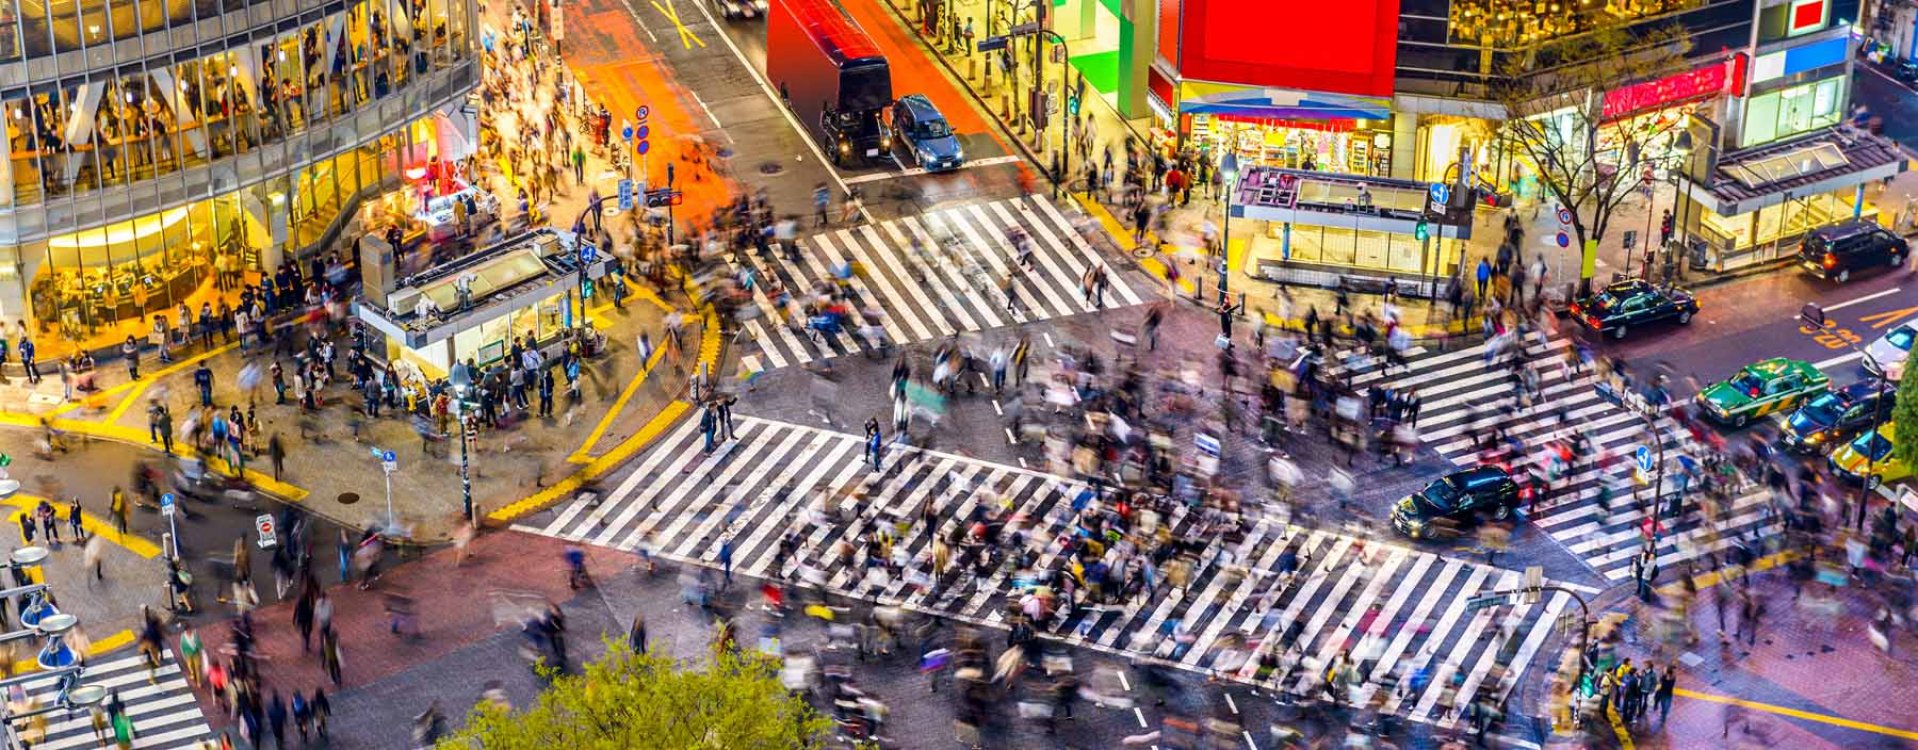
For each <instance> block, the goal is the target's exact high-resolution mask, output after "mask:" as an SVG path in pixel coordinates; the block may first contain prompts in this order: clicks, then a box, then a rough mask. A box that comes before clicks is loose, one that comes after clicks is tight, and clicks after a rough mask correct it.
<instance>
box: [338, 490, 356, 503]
mask: <svg viewBox="0 0 1918 750" xmlns="http://www.w3.org/2000/svg"><path fill="white" fill-rule="evenodd" d="M359 501H360V493H358V492H342V493H340V504H341V505H352V504H354V503H357V502H359Z"/></svg>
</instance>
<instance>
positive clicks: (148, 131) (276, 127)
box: [0, 0, 470, 205]
mask: <svg viewBox="0 0 1918 750" xmlns="http://www.w3.org/2000/svg"><path fill="white" fill-rule="evenodd" d="M195 2H201V3H202V4H203V3H204V2H205V0H153V1H152V2H146V3H136V2H133V0H124V1H123V2H119V3H116V4H114V5H112V6H110V10H109V6H108V5H106V4H105V3H103V2H101V1H100V0H79V1H78V2H73V1H71V0H65V1H63V0H54V2H52V3H50V4H48V3H42V0H18V2H17V4H12V5H11V7H18V8H19V9H20V10H21V16H22V20H23V22H24V23H23V25H22V28H23V29H25V30H26V33H25V34H24V35H23V36H24V41H25V44H18V42H20V41H21V40H18V39H15V40H11V41H13V42H15V44H14V45H13V46H17V47H23V48H24V49H25V52H26V54H28V55H33V54H37V53H44V52H45V51H46V50H45V49H40V50H38V52H36V49H35V46H34V42H33V39H35V38H36V37H37V38H40V39H43V40H44V39H47V38H49V35H48V34H47V32H48V31H49V30H51V32H52V33H51V36H50V38H51V39H52V40H53V46H54V47H55V48H57V49H61V50H64V49H69V48H77V47H79V46H83V45H90V44H93V43H94V42H95V41H96V39H97V40H99V41H101V42H102V43H104V41H107V40H110V39H112V38H124V37H128V36H131V35H136V34H138V33H139V31H140V30H141V29H147V30H153V29H155V28H158V27H160V26H164V25H166V24H168V23H178V22H181V21H184V20H190V19H191V18H192V17H193V15H194V14H195V13H196V6H195ZM35 3H42V4H39V5H35ZM0 5H8V4H6V3H5V2H4V0H0ZM469 11H470V9H469V8H468V7H466V4H465V3H463V2H461V0H395V1H394V2H387V1H385V0H379V1H376V2H361V3H355V4H353V5H350V6H348V7H347V8H346V9H345V10H344V11H343V12H340V13H335V14H332V15H330V16H326V17H324V18H321V19H319V20H318V21H316V22H314V23H311V24H308V25H305V26H302V27H298V28H296V29H292V30H288V31H286V32H284V33H282V34H279V35H278V36H275V37H271V38H268V39H264V40H258V41H254V42H245V41H239V42H236V43H235V44H234V45H233V46H229V47H227V48H225V49H220V48H219V47H217V46H212V45H209V46H202V47H201V50H203V51H204V52H205V54H203V55H202V56H200V57H197V58H193V59H189V60H185V61H183V62H178V63H174V64H172V65H166V66H158V65H156V66H154V67H150V68H147V69H146V70H145V71H144V72H127V73H124V74H120V75H114V74H112V73H104V74H96V75H95V76H92V77H90V78H88V79H86V80H75V81H67V82H62V83H61V84H59V85H49V86H46V87H44V88H36V89H34V90H33V91H31V92H13V93H9V94H7V95H6V96H5V97H4V101H5V102H6V112H5V115H4V119H5V121H6V124H7V126H6V132H7V145H8V148H9V158H8V160H7V163H8V166H9V167H10V170H9V171H10V175H0V179H8V181H10V182H11V184H12V192H13V195H12V196H11V198H12V201H11V202H12V203H14V204H16V205H19V204H30V203H34V202H37V201H40V200H43V199H45V198H46V197H47V196H62V195H78V194H84V193H87V192H90V191H94V190H98V189H101V188H103V187H107V186H111V185H120V184H127V183H130V182H136V181H140V180H146V179H151V178H154V177H157V176H160V175H165V174H169V173H172V172H176V171H178V170H181V169H186V168H190V167H193V166H197V165H203V164H205V163H207V162H208V161H209V160H212V159H219V158H223V157H230V156H234V155H236V154H243V153H247V152H249V151H252V150H254V149H256V148H258V147H259V145H260V144H262V143H266V142H271V141H276V140H280V139H284V138H288V137H291V136H293V135H295V134H297V133H299V132H300V131H303V130H306V129H309V128H311V127H313V126H314V125H316V124H323V123H326V122H328V121H331V120H335V119H337V118H339V117H340V116H342V115H344V114H347V113H350V112H353V111H355V110H357V109H359V108H360V107H363V106H365V105H366V104H367V103H369V102H371V101H374V100H377V99H380V98H383V97H386V96H390V95H392V94H393V93H394V92H395V91H396V90H397V89H398V88H399V87H401V86H405V85H408V84H409V83H411V81H412V80H413V78H414V77H416V76H418V75H421V74H424V73H425V72H427V71H429V70H432V69H434V68H435V67H444V66H446V65H449V64H451V63H453V62H455V61H459V60H464V59H466V58H467V57H468V51H467V50H466V49H465V48H464V45H465V44H466V43H467V39H468V38H469V35H468V33H467V29H468V24H469V20H470V19H469V17H468V15H467V14H468V13H469ZM416 19H418V20H417V22H416ZM7 28H11V27H7ZM8 42H9V40H8V39H7V38H0V54H4V52H5V49H6V47H7V46H8ZM41 46H42V47H43V48H44V47H45V45H44V44H43V45H41ZM0 197H4V196H0Z"/></svg>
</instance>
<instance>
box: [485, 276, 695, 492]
mask: <svg viewBox="0 0 1918 750" xmlns="http://www.w3.org/2000/svg"><path fill="white" fill-rule="evenodd" d="M704 320H705V330H704V331H702V332H701V335H700V341H699V359H698V360H697V361H696V362H694V363H693V370H692V372H694V373H698V372H699V371H700V370H702V369H707V370H711V369H717V367H718V365H719V361H720V354H721V352H722V351H723V348H724V346H723V345H724V339H725V337H724V336H722V335H720V332H719V318H718V316H717V315H714V314H713V313H712V312H711V311H708V312H707V313H706V314H705V316H704ZM692 407H693V405H692V404H690V403H687V402H686V401H685V400H684V399H674V400H673V402H672V403H670V404H667V405H666V408H664V409H661V410H660V412H659V413H658V414H655V415H653V418H652V419H650V420H647V421H646V425H645V426H643V427H641V428H639V432H636V433H633V436H632V437H629V438H627V439H625V440H622V441H620V443H619V444H618V445H615V446H613V449H612V450H610V451H607V452H606V453H605V454H603V455H601V456H600V457H598V458H595V459H593V460H592V461H591V462H590V463H588V464H586V465H585V466H582V467H580V469H579V470H578V471H575V472H573V473H571V474H568V475H566V477H565V478H563V479H561V480H559V481H558V482H555V483H553V484H552V485H551V486H549V487H547V488H545V489H542V490H540V491H539V492H535V493H533V494H532V495H528V496H526V497H524V498H521V499H519V500H516V501H514V502H511V503H508V504H507V505H505V506H504V507H501V508H500V509H498V510H495V511H493V512H491V513H488V514H486V518H485V519H484V520H485V523H486V525H488V526H493V527H505V526H507V525H510V524H512V523H513V522H514V521H516V520H518V519H520V518H523V517H526V516H529V515H532V514H534V513H538V512H540V511H542V510H545V509H547V508H549V507H552V506H553V505H555V504H558V503H559V502H560V501H561V500H564V499H566V498H567V497H569V496H570V495H571V494H572V493H573V492H574V491H575V490H578V489H579V488H580V487H582V486H584V485H585V484H586V483H587V482H589V481H591V480H593V479H595V478H597V477H599V476H601V475H603V474H606V473H608V472H611V471H613V470H615V469H618V468H619V467H620V466H621V465H622V464H624V463H625V462H626V460H627V459H629V458H632V457H633V455H634V454H637V453H638V452H640V451H641V450H644V449H645V448H646V447H648V446H650V445H652V442H653V441H654V440H656V439H658V438H659V436H660V435H661V434H664V433H665V432H666V428H668V427H671V426H672V425H673V423H675V422H677V421H679V418H680V417H681V416H684V415H685V414H686V413H687V412H688V411H691V410H692Z"/></svg>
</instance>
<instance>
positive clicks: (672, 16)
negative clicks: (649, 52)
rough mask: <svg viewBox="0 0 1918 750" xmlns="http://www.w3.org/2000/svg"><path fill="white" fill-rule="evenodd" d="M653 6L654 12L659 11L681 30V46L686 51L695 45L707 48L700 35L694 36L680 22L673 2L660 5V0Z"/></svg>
mask: <svg viewBox="0 0 1918 750" xmlns="http://www.w3.org/2000/svg"><path fill="white" fill-rule="evenodd" d="M652 4H653V10H657V11H659V13H660V15H663V16H665V17H666V20H668V21H672V22H673V28H676V29H679V43H680V44H681V45H684V46H685V47H686V49H692V48H693V45H695V44H697V45H699V48H700V49H705V48H706V42H704V41H702V40H700V38H699V35H697V34H694V33H693V30H692V29H689V28H686V23H685V22H684V21H681V20H679V9H678V8H676V7H673V0H666V4H665V5H660V4H659V0H652ZM715 26H717V24H715ZM722 33H723V32H722Z"/></svg>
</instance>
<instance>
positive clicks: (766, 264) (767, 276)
mask: <svg viewBox="0 0 1918 750" xmlns="http://www.w3.org/2000/svg"><path fill="white" fill-rule="evenodd" d="M1013 227H1018V228H1021V229H1022V230H1024V232H1025V233H1026V235H1027V236H1028V237H1029V238H1031V248H1032V255H1033V263H1032V269H1031V270H1029V271H1028V270H1025V269H1021V268H1019V266H1018V262H1017V260H1016V259H1017V255H1018V253H1017V251H1016V250H1015V249H1014V248H1013V246H1012V244H1011V243H1010V242H1009V241H1008V240H1007V232H1008V230H1010V229H1011V228H1013ZM948 237H950V238H953V239H954V240H955V242H954V243H953V244H954V245H955V246H956V248H958V249H954V250H951V251H943V252H940V255H939V257H938V259H936V260H934V261H932V262H929V263H926V262H920V261H917V260H915V258H914V252H913V250H912V248H913V246H914V242H915V241H916V242H918V243H919V245H920V246H922V247H924V248H928V249H933V248H940V247H942V243H941V241H940V240H941V239H942V238H948ZM732 263H733V264H734V266H735V270H736V271H738V270H746V269H747V268H750V270H751V271H752V272H753V274H754V275H755V276H756V277H757V278H758V279H759V280H760V282H759V283H756V284H754V285H753V286H754V288H753V300H752V303H753V305H754V306H755V307H757V308H758V309H759V313H760V315H758V316H757V317H754V318H752V319H751V320H748V321H747V322H746V323H745V331H746V334H747V335H748V336H749V337H750V338H751V339H752V340H753V341H754V342H755V344H756V346H754V347H753V348H751V349H749V350H748V353H747V354H746V355H745V357H744V359H746V360H747V361H746V362H745V366H746V370H747V371H748V372H760V371H763V370H766V369H769V368H780V367H787V366H791V365H796V364H805V363H808V362H812V361H815V360H820V359H827V358H831V357H835V356H840V355H844V354H854V353H859V352H863V351H865V350H866V348H867V346H868V343H867V342H865V341H862V340H861V339H860V337H858V336H856V335H854V333H853V330H852V329H851V328H850V327H849V328H846V329H843V330H840V331H837V332H824V331H816V330H811V329H809V328H808V327H807V326H806V325H805V323H806V321H805V320H803V319H799V320H793V319H791V316H789V315H788V313H787V311H786V310H782V309H781V306H780V304H779V301H778V300H775V299H772V298H771V297H769V296H768V289H769V286H770V285H769V283H768V282H771V281H777V282H779V284H780V285H783V286H784V287H785V288H786V289H788V290H792V291H793V292H795V293H796V294H803V293H804V292H805V290H807V289H810V288H812V287H813V286H814V285H815V284H816V283H818V282H820V281H821V280H830V279H832V278H833V269H836V268H844V267H846V266H848V265H852V264H856V265H857V266H858V267H860V268H862V269H864V270H863V273H860V274H858V275H856V276H854V277H853V278H852V280H851V281H850V283H849V287H850V289H849V293H848V294H849V296H850V298H851V302H852V304H853V305H854V306H855V307H857V308H860V309H867V308H876V309H878V310H879V311H881V315H880V321H879V326H880V327H881V328H882V329H884V331H885V333H886V338H887V339H888V340H889V341H891V342H893V343H913V342H918V341H926V340H929V339H936V338H943V337H945V336H950V335H952V334H954V333H959V332H965V331H983V330H990V329H994V328H1000V327H1003V326H1008V325H1017V324H1021V323H1028V322H1032V321H1036V320H1045V319H1049V318H1055V317H1062V316H1068V315H1077V314H1080V313H1087V312H1093V311H1095V310H1098V309H1099V306H1098V305H1097V304H1096V303H1097V302H1098V300H1087V299H1086V298H1085V295H1084V293H1083V292H1082V291H1081V289H1082V285H1081V280H1082V279H1083V278H1085V274H1086V272H1087V271H1088V270H1090V269H1093V268H1098V267H1100V266H1107V268H1106V272H1107V273H1106V277H1107V279H1108V280H1109V288H1108V290H1107V292H1106V295H1105V299H1104V302H1105V304H1106V305H1107V306H1127V305H1136V304H1139V303H1140V302H1142V301H1144V299H1145V298H1144V297H1142V296H1141V295H1140V293H1139V292H1138V291H1137V290H1135V289H1133V288H1132V286H1131V285H1130V284H1128V283H1127V282H1126V281H1125V280H1124V279H1123V278H1120V273H1119V270H1118V269H1117V268H1112V267H1110V266H1108V265H1107V263H1106V261H1105V259H1104V258H1101V257H1100V256H1099V253H1098V251H1097V250H1095V249H1093V247H1092V246H1091V245H1089V244H1087V243H1086V241H1085V238H1084V237H1082V236H1080V234H1079V232H1078V230H1077V229H1075V228H1074V227H1073V225H1072V222H1071V220H1069V219H1068V218H1067V217H1066V215H1065V214H1064V213H1063V212H1061V211H1060V209H1059V207H1058V206H1057V205H1055V204H1054V203H1053V202H1052V200H1051V199H1050V198H1048V197H1047V196H1043V195H1028V196H1025V197H1023V198H1010V199H1004V200H998V201H992V202H989V203H973V204H966V205H957V206H950V207H944V208H937V209H933V210H930V211H927V212H926V213H924V214H921V215H917V216H907V217H904V218H900V219H893V220H890V221H884V222H880V223H877V224H867V225H862V226H857V227H848V228H843V229H836V230H829V231H825V232H820V233H818V234H815V235H812V236H810V237H806V238H803V239H802V240H800V252H799V253H797V257H796V258H788V257H786V256H785V255H783V254H774V255H769V256H761V255H758V254H755V253H744V254H739V255H736V256H734V258H733V259H732ZM1008 271H1014V272H1015V275H1017V276H1018V278H1019V282H1018V283H1017V284H1016V285H1015V288H1014V292H1013V293H1014V295H1015V296H1016V297H1017V304H1015V305H1011V306H1008V305H1007V300H1006V298H1005V295H1004V293H1002V292H1001V291H1000V286H999V282H1000V280H1002V279H1004V278H1005V276H1006V274H1007V273H1008Z"/></svg>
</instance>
